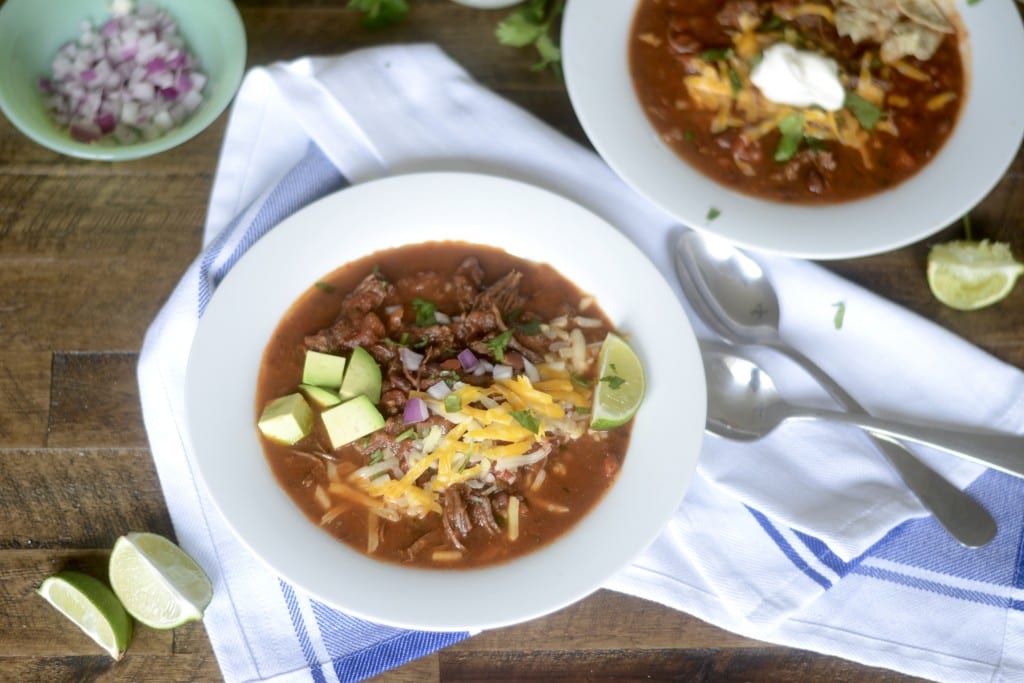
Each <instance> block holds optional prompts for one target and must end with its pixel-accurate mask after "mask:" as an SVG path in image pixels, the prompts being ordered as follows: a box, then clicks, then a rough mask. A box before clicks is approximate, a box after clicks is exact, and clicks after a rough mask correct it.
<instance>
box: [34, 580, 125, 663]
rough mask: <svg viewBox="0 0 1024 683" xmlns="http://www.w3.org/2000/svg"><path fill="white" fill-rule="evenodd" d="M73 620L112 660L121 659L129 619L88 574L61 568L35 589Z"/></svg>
mask: <svg viewBox="0 0 1024 683" xmlns="http://www.w3.org/2000/svg"><path fill="white" fill-rule="evenodd" d="M36 592H37V593H39V595H41V596H42V597H43V598H44V599H45V600H46V601H47V602H49V603H50V604H51V605H53V606H54V607H55V608H56V609H57V610H58V611H59V612H60V613H61V614H63V615H64V616H65V617H67V618H68V619H70V620H71V621H73V622H74V623H75V624H76V625H77V626H78V628H80V629H82V631H83V632H84V633H85V634H86V635H88V636H89V637H90V638H92V639H93V640H94V641H96V643H97V644H98V645H99V646H100V647H102V648H103V649H104V650H106V651H107V653H108V654H109V655H110V656H111V657H113V658H114V659H121V656H122V655H123V654H124V651H125V649H126V648H127V647H128V642H129V641H130V640H131V639H132V620H131V617H129V616H128V613H127V612H125V609H124V607H122V606H121V603H120V602H119V601H118V599H117V596H115V595H114V592H113V591H111V590H110V589H109V588H107V586H106V585H105V584H104V583H103V582H101V581H100V580H99V579H96V578H94V577H92V576H89V575H88V574H83V573H81V572H76V571H70V570H69V571H62V572H58V573H56V574H54V575H53V576H50V577H48V578H47V579H46V580H45V581H43V583H42V584H41V585H40V586H39V589H38V590H37V591H36Z"/></svg>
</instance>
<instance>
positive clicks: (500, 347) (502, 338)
mask: <svg viewBox="0 0 1024 683" xmlns="http://www.w3.org/2000/svg"><path fill="white" fill-rule="evenodd" d="M511 340H512V328H509V329H507V330H505V331H504V332H502V333H501V334H499V335H498V336H496V337H491V338H490V339H488V340H487V341H485V342H484V344H486V345H487V348H488V349H490V350H491V353H493V354H494V359H495V360H496V361H498V362H499V363H501V362H504V360H505V348H506V347H507V346H508V343H509V341H511Z"/></svg>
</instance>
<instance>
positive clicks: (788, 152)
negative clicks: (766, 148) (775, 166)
mask: <svg viewBox="0 0 1024 683" xmlns="http://www.w3.org/2000/svg"><path fill="white" fill-rule="evenodd" d="M779 132H780V133H782V137H781V138H780V139H779V146H778V147H776V148H775V161H789V160H790V159H792V158H793V155H794V154H796V151H797V150H798V149H800V143H801V142H802V141H803V139H804V115H803V114H787V115H786V116H784V117H783V118H782V120H781V121H779Z"/></svg>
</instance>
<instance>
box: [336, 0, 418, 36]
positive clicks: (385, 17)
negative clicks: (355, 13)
mask: <svg viewBox="0 0 1024 683" xmlns="http://www.w3.org/2000/svg"><path fill="white" fill-rule="evenodd" d="M348 7H349V8H350V9H357V10H359V11H360V12H362V13H363V14H362V17H360V21H361V22H362V24H363V26H365V27H366V28H370V29H378V28H384V27H385V26H390V25H392V24H397V23H398V22H400V21H401V20H402V19H405V15H406V14H408V13H409V3H408V2H406V0H349V3H348Z"/></svg>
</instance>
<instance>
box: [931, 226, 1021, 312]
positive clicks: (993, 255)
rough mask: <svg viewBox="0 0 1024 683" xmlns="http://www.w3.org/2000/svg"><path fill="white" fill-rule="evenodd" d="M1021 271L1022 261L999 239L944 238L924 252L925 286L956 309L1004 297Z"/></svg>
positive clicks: (971, 306) (936, 296)
mask: <svg viewBox="0 0 1024 683" xmlns="http://www.w3.org/2000/svg"><path fill="white" fill-rule="evenodd" d="M1022 273H1024V264H1021V263H1019V262H1018V261H1017V260H1016V259H1014V258H1013V254H1012V253H1011V252H1010V247H1009V245H1008V244H1005V243H1003V242H990V241H988V240H982V241H980V242H974V241H968V240H961V241H956V242H946V243H944V244H936V245H935V246H934V247H932V248H931V251H930V252H929V253H928V287H929V288H930V289H931V291H932V294H933V295H934V296H935V298H936V299H938V300H939V301H941V302H942V303H944V304H946V305H947V306H949V307H951V308H955V309H957V310H960V311H973V310H977V309H979V308H984V307H985V306H991V305H992V304H994V303H996V302H998V301H1001V300H1003V299H1005V298H1006V297H1007V295H1009V293H1010V292H1011V291H1012V290H1013V287H1014V285H1015V284H1016V282H1017V279H1018V278H1019V277H1020V276H1021V274H1022Z"/></svg>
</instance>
